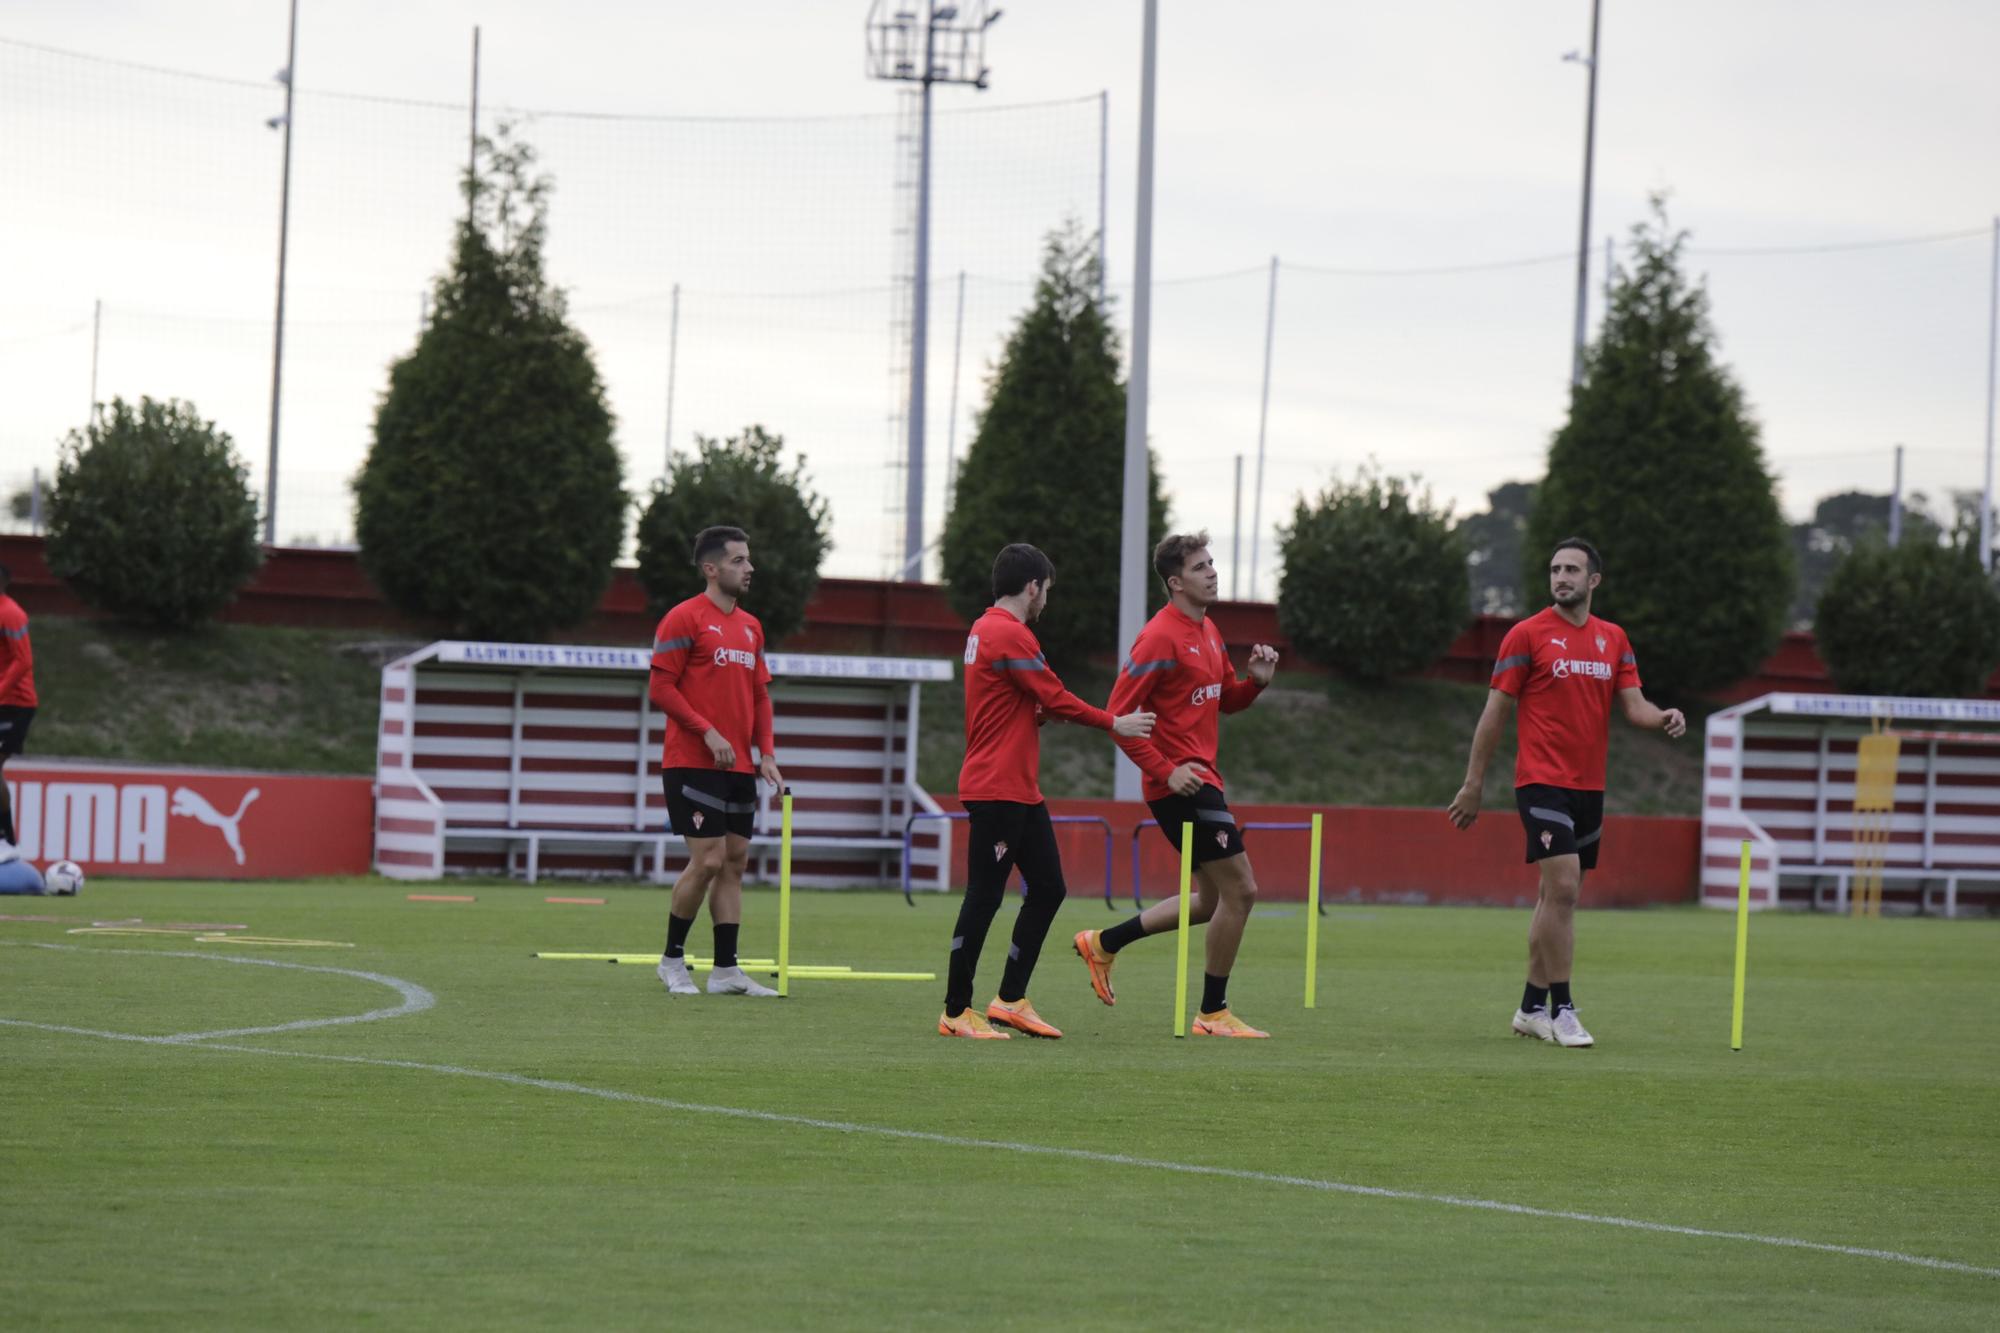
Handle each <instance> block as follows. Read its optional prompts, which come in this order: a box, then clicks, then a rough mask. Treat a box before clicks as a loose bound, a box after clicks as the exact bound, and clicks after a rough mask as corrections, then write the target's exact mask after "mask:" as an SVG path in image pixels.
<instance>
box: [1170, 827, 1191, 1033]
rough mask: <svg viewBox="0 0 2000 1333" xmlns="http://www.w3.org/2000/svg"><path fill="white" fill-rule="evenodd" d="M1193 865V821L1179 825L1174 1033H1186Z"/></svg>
mask: <svg viewBox="0 0 2000 1333" xmlns="http://www.w3.org/2000/svg"><path fill="white" fill-rule="evenodd" d="M1193 866H1194V821H1193V820H1192V819H1190V820H1188V821H1187V822H1186V823H1184V824H1182V825H1181V930H1180V937H1179V939H1180V942H1179V944H1178V945H1176V946H1175V954H1176V956H1177V957H1178V959H1179V965H1178V966H1177V967H1176V968H1175V970H1174V1035H1175V1036H1176V1037H1185V1036H1186V1035H1187V953H1188V885H1189V882H1190V880H1191V879H1192V878H1193Z"/></svg>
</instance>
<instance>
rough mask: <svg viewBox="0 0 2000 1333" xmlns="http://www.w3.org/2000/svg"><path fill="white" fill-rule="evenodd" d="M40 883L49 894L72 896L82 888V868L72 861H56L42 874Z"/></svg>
mask: <svg viewBox="0 0 2000 1333" xmlns="http://www.w3.org/2000/svg"><path fill="white" fill-rule="evenodd" d="M42 883H44V884H46V885H48V886H49V892H50V893H59V894H72V893H75V892H76V891H77V890H79V889H81V888H82V887H83V867H82V866H80V865H78V864H77V863H76V862H74V861H58V862H56V863H55V864H54V865H52V866H50V867H49V868H48V869H47V870H45V871H43V872H42Z"/></svg>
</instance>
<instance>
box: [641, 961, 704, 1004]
mask: <svg viewBox="0 0 2000 1333" xmlns="http://www.w3.org/2000/svg"><path fill="white" fill-rule="evenodd" d="M653 970H654V971H655V972H657V973H659V975H660V984H661V985H663V986H665V987H666V988H667V994H669V995H699V994H701V988H700V987H699V986H696V985H695V984H694V978H693V977H691V976H689V975H688V965H687V959H685V958H662V959H661V960H660V965H659V966H658V967H656V968H654V969H653Z"/></svg>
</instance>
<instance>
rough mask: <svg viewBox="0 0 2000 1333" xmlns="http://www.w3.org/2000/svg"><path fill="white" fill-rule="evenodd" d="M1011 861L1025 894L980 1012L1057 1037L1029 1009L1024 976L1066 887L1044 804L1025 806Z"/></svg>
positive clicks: (1027, 975) (1032, 968)
mask: <svg viewBox="0 0 2000 1333" xmlns="http://www.w3.org/2000/svg"><path fill="white" fill-rule="evenodd" d="M1015 864H1016V865H1017V866H1019V867H1020V870H1021V883H1022V885H1023V886H1024V887H1025V888H1026V890H1027V897H1026V898H1025V899H1024V900H1023V901H1022V903H1021V911H1020V914H1019V915H1018V916H1016V917H1015V918H1014V936H1013V939H1012V941H1010V943H1009V944H1008V947H1007V966H1006V969H1005V970H1004V971H1003V972H1002V973H1001V976H1000V993H999V995H998V997H997V998H995V1000H994V1001H993V1003H992V1004H990V1005H988V1006H986V1016H987V1017H988V1018H990V1019H992V1020H993V1021H994V1022H995V1023H1001V1024H1005V1025H1006V1026H1007V1027H1010V1028H1013V1029H1014V1030H1015V1031H1017V1032H1025V1033H1027V1034H1028V1035H1029V1036H1031V1037H1060V1036H1062V1033H1061V1032H1060V1031H1059V1030H1058V1029H1057V1028H1056V1027H1055V1025H1054V1024H1052V1023H1049V1022H1048V1021H1046V1020H1045V1019H1043V1018H1042V1016H1041V1015H1040V1014H1038V1013H1036V1012H1035V1007H1034V1005H1032V1004H1030V1003H1028V980H1029V978H1031V977H1032V976H1034V974H1035V963H1036V962H1037V961H1038V960H1039V959H1040V958H1041V956H1042V942H1043V941H1044V940H1046V939H1047V938H1048V935H1049V927H1050V926H1052V925H1054V924H1055V919H1056V913H1057V912H1058V911H1059V910H1061V908H1062V905H1063V899H1064V898H1066V897H1068V896H1069V886H1068V885H1067V884H1066V883H1065V882H1064V880H1063V868H1062V852H1061V850H1060V849H1059V848H1058V847H1057V845H1056V830H1055V825H1054V823H1053V822H1051V821H1050V819H1049V808H1048V807H1047V806H1046V805H1035V806H1030V807H1028V809H1027V811H1026V814H1025V816H1024V817H1023V819H1022V821H1021V833H1020V844H1019V852H1018V853H1017V855H1016V857H1015Z"/></svg>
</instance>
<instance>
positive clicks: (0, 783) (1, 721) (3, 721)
mask: <svg viewBox="0 0 2000 1333" xmlns="http://www.w3.org/2000/svg"><path fill="white" fill-rule="evenodd" d="M34 717H35V710H34V709H32V708H0V862H5V861H12V860H14V859H15V857H16V856H18V855H19V853H18V852H16V851H15V849H14V845H15V844H16V843H17V842H19V841H20V839H19V838H18V837H16V836H15V829H14V802H13V800H12V799H11V798H10V797H9V796H8V795H7V781H6V768H7V761H8V760H9V759H12V758H13V757H14V756H15V755H17V754H19V753H21V750H22V747H23V745H24V744H25V743H26V741H27V739H28V724H29V723H30V722H32V721H33V720H34Z"/></svg>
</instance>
